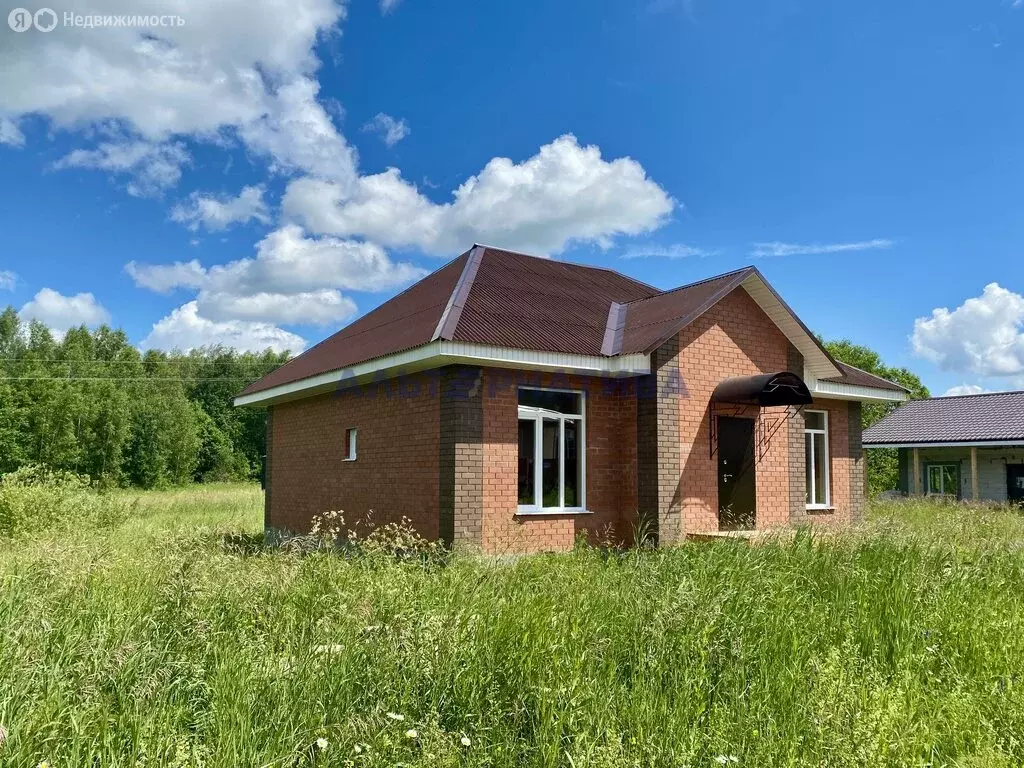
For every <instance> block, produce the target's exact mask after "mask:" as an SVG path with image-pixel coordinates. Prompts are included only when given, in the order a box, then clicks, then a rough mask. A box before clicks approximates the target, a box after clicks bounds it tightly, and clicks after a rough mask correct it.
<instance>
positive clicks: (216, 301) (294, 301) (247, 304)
mask: <svg viewBox="0 0 1024 768" xmlns="http://www.w3.org/2000/svg"><path fill="white" fill-rule="evenodd" d="M196 304H197V308H198V311H199V313H200V314H201V315H202V316H203V317H207V318H209V319H211V320H221V321H223V320H254V321H267V320H270V321H273V322H275V323H284V324H293V325H294V324H301V323H310V324H313V325H332V324H338V323H342V322H344V321H346V320H349V319H351V318H352V317H353V316H354V315H355V314H356V304H355V302H354V301H352V299H350V298H348V297H347V296H342V294H341V292H340V291H335V290H329V289H321V290H317V291H305V292H303V293H292V294H285V293H253V294H249V295H238V294H234V293H220V292H207V291H203V292H201V293H200V294H199V297H198V298H197V300H196Z"/></svg>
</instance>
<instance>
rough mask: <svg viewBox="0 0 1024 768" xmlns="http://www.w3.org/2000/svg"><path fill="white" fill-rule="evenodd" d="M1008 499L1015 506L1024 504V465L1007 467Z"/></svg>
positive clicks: (1009, 465) (1008, 465)
mask: <svg viewBox="0 0 1024 768" xmlns="http://www.w3.org/2000/svg"><path fill="white" fill-rule="evenodd" d="M1006 497H1007V498H1008V499H1009V500H1010V501H1011V502H1013V503H1014V504H1024V464H1007V465H1006Z"/></svg>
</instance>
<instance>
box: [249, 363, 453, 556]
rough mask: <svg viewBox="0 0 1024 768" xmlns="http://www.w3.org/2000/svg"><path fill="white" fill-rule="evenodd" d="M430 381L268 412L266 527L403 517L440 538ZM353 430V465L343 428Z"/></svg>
mask: <svg viewBox="0 0 1024 768" xmlns="http://www.w3.org/2000/svg"><path fill="white" fill-rule="evenodd" d="M438 404H439V398H438V396H437V389H436V382H432V381H431V379H430V377H428V376H425V377H423V378H422V379H421V380H416V381H414V382H409V381H402V382H397V381H391V382H386V383H377V384H372V385H367V386H366V387H361V388H359V389H357V390H352V391H347V392H344V393H341V394H327V395H321V396H319V397H313V398H308V399H304V400H297V401H295V402H291V403H284V404H281V405H275V406H273V410H272V413H273V416H272V419H271V428H270V434H269V437H270V446H269V448H268V453H269V454H270V455H271V456H272V457H273V460H272V462H271V463H270V468H269V478H268V480H269V486H268V487H269V488H271V489H273V492H272V494H270V498H269V503H268V510H267V524H268V526H269V527H271V528H278V529H286V530H291V531H295V532H305V531H308V530H309V525H310V520H311V518H312V517H313V516H314V515H316V514H320V513H323V512H327V511H330V510H344V512H345V517H346V521H347V522H349V523H352V522H354V521H356V520H365V519H366V518H367V515H368V513H369V511H370V510H373V512H374V514H373V516H372V519H373V522H375V523H377V524H383V523H386V522H392V521H397V520H400V519H401V518H402V517H403V516H404V517H408V518H409V519H410V520H411V521H412V522H413V524H414V526H415V527H416V529H417V530H418V531H419V532H420V533H421V534H422V535H424V536H426V537H429V538H436V537H437V536H438V505H439V502H438V485H439V483H438V459H439V457H438V446H439V434H438V424H439V420H438V413H439V410H438ZM352 427H355V428H356V429H357V430H358V448H357V458H356V460H355V461H344V457H345V430H346V429H349V428H352Z"/></svg>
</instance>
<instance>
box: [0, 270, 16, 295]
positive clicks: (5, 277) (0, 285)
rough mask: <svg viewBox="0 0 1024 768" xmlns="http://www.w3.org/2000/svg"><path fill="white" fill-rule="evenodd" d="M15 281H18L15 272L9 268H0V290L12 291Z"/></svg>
mask: <svg viewBox="0 0 1024 768" xmlns="http://www.w3.org/2000/svg"><path fill="white" fill-rule="evenodd" d="M16 282H18V276H17V275H16V274H14V273H13V272H11V271H10V270H9V269H0V290H3V291H13V290H14V284H15V283H16Z"/></svg>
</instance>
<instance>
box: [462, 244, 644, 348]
mask: <svg viewBox="0 0 1024 768" xmlns="http://www.w3.org/2000/svg"><path fill="white" fill-rule="evenodd" d="M657 292H658V291H657V289H655V288H652V287H651V286H649V285H644V284H643V283H640V282H637V281H636V280H632V279H630V278H628V277H626V276H625V275H620V274H619V273H617V272H612V271H611V270H607V269H596V268H594V267H585V266H582V265H579V264H569V263H566V262H564V261H554V260H552V259H539V258H537V257H536V256H525V255H523V254H521V253H513V252H511V251H502V250H498V249H496V248H486V249H484V253H483V258H482V260H481V262H480V267H479V269H478V270H477V273H476V278H475V279H474V280H473V286H472V288H471V289H470V291H469V296H468V298H467V300H466V304H465V307H464V308H463V310H462V316H461V318H460V320H459V324H458V326H457V327H456V328H455V331H454V333H453V334H452V335H451V337H450V338H451V340H452V341H467V342H474V343H477V344H494V345H497V346H501V347H512V348H514V349H531V350H540V351H543V352H571V353H576V354H581V355H599V354H601V344H602V342H603V340H604V332H605V326H606V325H607V321H608V310H609V308H610V307H611V304H612V302H613V301H614V302H618V303H620V304H625V303H626V302H630V301H634V300H635V299H640V298H646V297H648V296H653V295H655V294H656V293H657Z"/></svg>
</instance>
